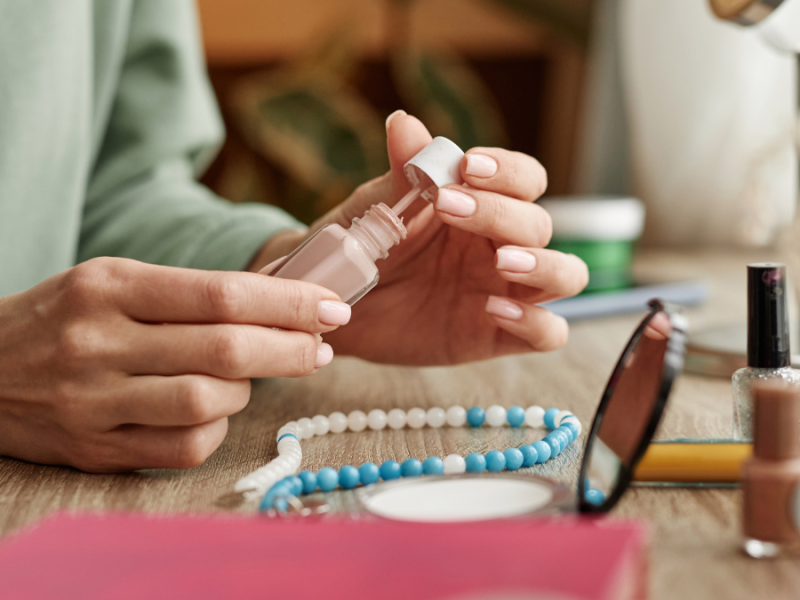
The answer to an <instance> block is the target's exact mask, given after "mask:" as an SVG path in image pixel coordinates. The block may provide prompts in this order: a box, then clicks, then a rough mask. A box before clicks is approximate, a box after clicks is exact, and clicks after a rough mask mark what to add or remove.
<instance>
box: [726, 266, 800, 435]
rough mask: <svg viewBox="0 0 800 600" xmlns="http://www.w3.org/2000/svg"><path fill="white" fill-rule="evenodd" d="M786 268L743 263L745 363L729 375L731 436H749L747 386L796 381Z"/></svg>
mask: <svg viewBox="0 0 800 600" xmlns="http://www.w3.org/2000/svg"><path fill="white" fill-rule="evenodd" d="M790 360H791V356H790V351H789V315H788V312H787V309H786V267H785V265H782V264H777V263H756V264H752V265H747V366H746V367H745V368H743V369H739V370H738V371H736V372H735V373H734V374H733V437H734V439H737V440H750V439H752V437H753V435H752V430H753V429H752V428H753V423H752V421H753V400H752V397H751V394H750V388H751V386H752V385H753V384H754V383H755V382H757V381H767V380H773V379H776V380H782V381H788V382H792V383H800V371H797V370H796V369H793V368H792V367H790V366H789V365H790Z"/></svg>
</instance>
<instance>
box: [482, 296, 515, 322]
mask: <svg viewBox="0 0 800 600" xmlns="http://www.w3.org/2000/svg"><path fill="white" fill-rule="evenodd" d="M486 312H488V313H489V314H490V315H494V316H496V317H500V318H502V319H509V320H511V321H519V320H520V319H521V318H522V309H521V308H520V306H519V304H515V303H514V302H511V301H510V300H506V299H505V298H500V297H498V296H489V300H488V301H487V302H486Z"/></svg>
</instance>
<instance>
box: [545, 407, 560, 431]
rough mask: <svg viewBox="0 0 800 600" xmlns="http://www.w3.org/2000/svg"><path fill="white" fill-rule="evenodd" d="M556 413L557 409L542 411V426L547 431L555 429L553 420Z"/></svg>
mask: <svg viewBox="0 0 800 600" xmlns="http://www.w3.org/2000/svg"><path fill="white" fill-rule="evenodd" d="M558 413H559V410H558V409H557V408H548V409H547V410H546V411H544V426H545V427H547V428H548V429H555V428H556V424H555V421H553V419H555V418H556V415H557V414H558Z"/></svg>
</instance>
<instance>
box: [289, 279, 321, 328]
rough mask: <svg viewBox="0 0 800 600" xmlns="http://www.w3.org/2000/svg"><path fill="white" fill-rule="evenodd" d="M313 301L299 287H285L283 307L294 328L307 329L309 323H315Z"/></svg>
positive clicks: (315, 309)
mask: <svg viewBox="0 0 800 600" xmlns="http://www.w3.org/2000/svg"><path fill="white" fill-rule="evenodd" d="M290 283H296V282H290ZM314 299H315V298H312V294H309V293H307V292H306V291H304V289H303V288H302V287H301V286H299V285H296V284H295V285H286V286H285V288H284V306H285V307H286V311H287V313H288V315H289V318H290V319H291V320H292V323H293V324H294V326H295V327H297V328H303V327H308V326H309V324H310V323H312V322H316V320H317V318H316V316H317V315H316V313H317V308H316V304H317V303H316V302H314V301H313V300H314Z"/></svg>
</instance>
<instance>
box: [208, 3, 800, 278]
mask: <svg viewBox="0 0 800 600" xmlns="http://www.w3.org/2000/svg"><path fill="white" fill-rule="evenodd" d="M714 1H716V0H670V1H669V2H664V1H663V0H294V1H293V2H288V3H287V2H279V1H278V0H198V6H199V9H200V17H201V21H202V30H203V36H204V40H205V50H206V56H207V60H208V65H209V70H210V75H211V81H212V84H213V86H214V88H215V90H216V93H217V96H218V99H219V102H220V105H221V107H222V111H223V116H224V119H225V122H226V125H227V129H228V137H227V141H226V143H225V146H224V148H223V149H222V151H221V153H220V155H219V157H218V158H217V160H216V161H215V162H214V164H213V165H212V166H211V168H210V169H209V171H208V172H207V173H206V175H205V179H204V181H205V183H206V184H208V185H209V186H210V187H212V188H213V189H214V190H215V191H216V192H217V193H219V194H220V195H222V196H223V197H226V198H228V199H230V200H232V201H234V202H244V201H254V202H268V203H272V204H276V205H278V206H281V207H282V208H284V209H286V210H287V211H288V212H290V213H291V214H293V215H295V216H296V217H298V218H299V219H300V220H302V221H304V222H306V223H310V222H311V221H313V220H314V219H315V218H316V217H318V216H320V215H322V214H323V213H325V212H326V211H327V210H329V209H330V208H331V207H332V206H334V205H336V204H337V203H339V202H341V201H342V200H343V199H345V198H346V197H347V196H348V194H349V193H350V192H351V191H352V190H353V189H354V188H355V187H356V186H357V185H359V184H360V183H362V182H364V181H366V180H368V179H370V178H372V177H375V176H377V175H380V174H381V173H383V172H384V171H385V170H386V168H387V160H386V152H385V132H384V120H385V118H386V116H387V115H388V114H390V113H391V112H393V111H394V110H396V109H398V108H402V109H405V110H406V111H407V112H409V113H411V114H414V115H415V116H418V117H419V118H421V119H422V120H423V122H424V123H425V124H426V125H427V126H428V128H429V129H430V130H431V132H432V133H433V134H434V135H444V136H447V137H449V138H451V139H453V140H454V141H456V142H457V143H458V144H459V145H461V146H462V147H463V148H464V149H467V148H469V147H472V146H478V145H498V146H504V147H508V148H511V149H514V150H519V151H522V152H525V153H528V154H531V155H533V156H535V157H536V158H538V159H539V160H540V162H542V164H543V165H544V166H545V167H546V169H547V171H548V174H549V188H548V191H547V195H548V196H563V195H565V194H582V195H584V196H586V195H588V196H589V198H590V199H596V198H601V197H606V198H608V197H609V196H611V197H613V198H617V199H620V198H630V197H633V198H636V199H638V200H639V201H641V205H642V207H643V208H646V210H643V211H640V212H639V213H637V212H636V211H632V212H631V210H629V212H628V213H624V214H623V213H619V215H620V216H619V218H618V216H617V213H615V212H614V211H617V210H623V209H622V208H620V206H622V205H621V204H618V205H615V206H616V207H614V206H612V204H608V205H607V206H608V207H609V209H608V211H606V210H605V208H604V209H603V211H605V212H604V213H602V214H601V217H602V218H600V220H603V222H604V223H606V224H607V225H608V226H606V227H605V229H604V230H602V228H600V227H599V225H598V227H594V226H593V225H594V224H595V223H599V222H600V221H598V218H596V217H595V216H593V215H594V213H591V214H592V216H591V217H589V216H587V215H589V214H590V213H588V212H586V210H585V207H586V206H599V205H595V204H591V205H586V204H583V205H581V207H582V208H580V210H578V208H577V207H578V206H579V205H577V204H575V203H570V204H568V205H567V209H568V210H567V211H566V212H565V213H564V215H566V216H565V217H564V218H563V219H562V220H561V221H562V222H564V223H568V224H573V223H575V222H576V219H578V217H581V216H583V217H585V218H583V222H584V225H585V227H583V228H579V229H580V230H579V231H574V230H570V231H569V232H567V233H566V234H565V235H569V236H578V237H581V236H583V237H582V239H581V240H579V241H581V242H583V241H586V240H587V239H588V240H589V241H593V240H595V239H608V238H609V236H611V237H613V236H615V235H616V236H618V237H619V236H622V237H623V238H625V239H624V240H623V241H625V242H626V243H628V242H631V241H635V240H636V239H638V238H639V237H641V240H640V241H641V243H642V244H646V245H651V246H672V247H676V246H689V247H695V246H713V247H735V246H738V247H763V246H767V247H775V246H777V245H783V247H788V248H789V250H790V252H789V253H790V254H791V251H792V250H793V246H792V242H791V240H792V239H794V238H795V237H796V235H795V232H794V231H792V230H791V229H790V225H791V224H792V222H793V218H794V213H795V206H796V204H797V194H798V184H797V181H798V169H797V161H798V157H797V143H796V140H797V127H796V124H797V58H796V51H797V50H798V49H799V48H800V8H798V6H800V4H798V2H797V1H788V2H784V4H783V5H782V6H780V7H779V8H778V9H777V10H776V11H775V12H774V13H773V15H770V17H769V18H768V19H766V20H765V21H764V22H765V23H766V24H767V29H769V27H771V30H769V31H768V30H767V29H765V27H764V26H763V24H758V25H756V26H752V27H741V26H739V25H736V24H734V23H731V22H728V21H723V20H721V19H719V18H717V17H715V16H714V15H713V13H712V10H711V8H710V3H711V2H714ZM753 1H754V0H753ZM723 4H724V2H723ZM745 4H746V3H745ZM787 7H788V8H787ZM792 10H793V11H794V13H790V12H789V11H792ZM776 24H777V25H776ZM778 25H780V27H778ZM781 27H782V28H783V29H780V28H781ZM776 31H778V34H776ZM787 32H788V33H787ZM794 32H797V33H794ZM776 40H777V41H776ZM557 200H561V199H557ZM556 208H557V207H556ZM628 209H630V205H628ZM548 210H550V206H548ZM598 210H599V209H598ZM601 212H602V211H601ZM576 213H577V215H578V216H577V217H576V216H575V215H576ZM598 214H600V213H598ZM603 215H605V216H603ZM642 215H644V217H643V219H644V220H643V223H642V225H641V226H640V227H638V228H637V227H636V226H634V225H635V223H634V221H636V219H640V218H642ZM620 219H625V220H627V221H626V222H628V223H629V225H631V226H630V227H627V226H626V227H623V228H621V229H620V228H619V227H617V228H616V229H615V227H613V223H614V221H619V220H620ZM578 220H580V219H578ZM623 230H624V231H623ZM555 233H556V237H559V231H556V232H555ZM787 240H788V241H787ZM568 241H570V243H571V241H572V239H570V240H568ZM603 252H605V249H604V250H603ZM623 259H624V260H626V261H629V256H628V258H625V257H623V258H621V259H620V260H623ZM615 260H616V259H615ZM623 262H624V261H623Z"/></svg>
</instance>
